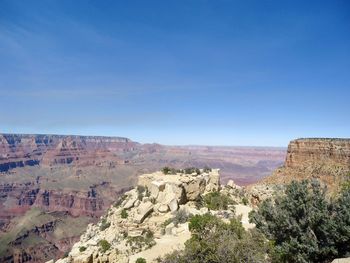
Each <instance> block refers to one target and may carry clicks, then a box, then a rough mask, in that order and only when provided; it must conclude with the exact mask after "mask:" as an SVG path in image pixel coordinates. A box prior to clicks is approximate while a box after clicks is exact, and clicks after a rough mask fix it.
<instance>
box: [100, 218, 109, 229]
mask: <svg viewBox="0 0 350 263" xmlns="http://www.w3.org/2000/svg"><path fill="white" fill-rule="evenodd" d="M110 226H111V223H110V222H107V219H106V218H103V219H102V221H101V225H100V230H101V231H103V230H105V229H107V228H109V227H110Z"/></svg>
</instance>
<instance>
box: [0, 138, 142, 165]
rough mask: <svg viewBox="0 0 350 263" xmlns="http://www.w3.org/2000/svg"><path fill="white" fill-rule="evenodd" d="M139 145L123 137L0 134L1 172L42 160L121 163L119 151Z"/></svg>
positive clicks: (89, 163)
mask: <svg viewBox="0 0 350 263" xmlns="http://www.w3.org/2000/svg"><path fill="white" fill-rule="evenodd" d="M136 145H138V144H137V143H135V142H132V141H131V140H129V139H127V138H121V137H99V136H62V135H21V134H2V135H1V134H0V172H7V171H9V170H11V169H14V168H17V167H25V166H35V165H40V164H42V165H48V166H50V165H56V164H71V163H74V164H76V165H80V166H84V165H102V164H103V163H105V162H107V161H108V164H110V165H113V164H119V163H123V162H124V160H123V158H121V156H120V155H118V153H125V152H128V151H131V150H133V149H134V148H135V146H136Z"/></svg>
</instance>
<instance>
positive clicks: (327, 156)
mask: <svg viewBox="0 0 350 263" xmlns="http://www.w3.org/2000/svg"><path fill="white" fill-rule="evenodd" d="M313 163H314V164H315V163H316V164H317V163H318V164H323V165H336V166H341V167H345V168H348V167H350V139H298V140H294V141H291V142H290V143H289V146H288V151H287V158H286V163H285V166H286V167H288V168H294V167H303V166H305V165H309V164H313Z"/></svg>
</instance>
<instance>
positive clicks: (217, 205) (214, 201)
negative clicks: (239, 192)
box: [204, 192, 234, 210]
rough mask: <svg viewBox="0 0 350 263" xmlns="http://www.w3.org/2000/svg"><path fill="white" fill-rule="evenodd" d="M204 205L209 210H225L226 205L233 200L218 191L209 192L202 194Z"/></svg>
mask: <svg viewBox="0 0 350 263" xmlns="http://www.w3.org/2000/svg"><path fill="white" fill-rule="evenodd" d="M204 203H205V206H206V207H208V209H210V210H227V208H228V205H230V204H233V203H234V202H233V200H232V199H231V198H230V197H228V196H227V195H224V194H222V193H220V192H211V193H209V194H206V195H205V196H204Z"/></svg>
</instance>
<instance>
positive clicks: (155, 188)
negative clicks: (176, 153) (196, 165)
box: [138, 169, 220, 213]
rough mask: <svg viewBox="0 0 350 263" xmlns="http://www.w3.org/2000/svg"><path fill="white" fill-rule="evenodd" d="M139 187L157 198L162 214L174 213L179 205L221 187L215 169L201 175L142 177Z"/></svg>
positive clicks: (151, 175) (217, 172)
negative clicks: (144, 188)
mask: <svg viewBox="0 0 350 263" xmlns="http://www.w3.org/2000/svg"><path fill="white" fill-rule="evenodd" d="M138 185H139V186H143V187H146V188H147V189H148V190H149V192H150V197H151V198H155V199H156V201H157V203H159V206H157V210H158V211H159V212H161V213H164V212H167V211H168V210H170V211H171V212H174V211H176V210H177V209H178V207H179V205H182V204H185V203H186V202H188V201H195V200H196V199H197V198H198V197H199V196H200V195H202V194H205V193H206V192H212V191H218V190H219V187H220V176H219V170H218V169H214V170H212V171H211V172H208V173H205V172H203V173H201V174H199V175H197V174H195V173H193V174H183V173H177V174H172V175H164V174H163V173H162V172H156V173H153V174H145V175H141V176H140V177H139V180H138Z"/></svg>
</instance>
